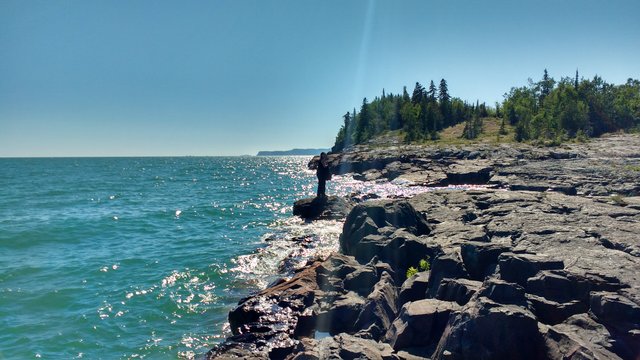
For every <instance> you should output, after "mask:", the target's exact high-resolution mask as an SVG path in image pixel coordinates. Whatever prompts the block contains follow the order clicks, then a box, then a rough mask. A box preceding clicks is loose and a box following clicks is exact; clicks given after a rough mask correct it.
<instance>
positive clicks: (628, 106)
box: [332, 69, 640, 152]
mask: <svg viewBox="0 0 640 360" xmlns="http://www.w3.org/2000/svg"><path fill="white" fill-rule="evenodd" d="M487 116H496V117H499V118H502V126H501V127H500V134H501V135H504V134H506V131H505V123H509V124H511V125H512V126H514V127H515V134H514V137H515V140H517V141H526V140H544V141H551V142H552V143H560V142H562V141H565V140H567V139H569V138H575V137H578V138H586V137H595V136H600V135H602V134H603V133H607V132H614V131H618V130H625V131H628V130H631V129H634V128H635V129H640V81H638V80H634V79H628V80H627V82H626V83H625V84H622V85H613V84H609V83H607V82H605V81H604V80H602V78H601V77H599V76H595V77H594V78H593V79H590V80H589V79H584V78H579V76H578V72H577V71H576V74H575V77H563V78H562V79H560V81H556V80H555V79H553V78H552V77H550V76H549V74H548V72H547V70H546V69H545V70H544V74H543V76H542V79H541V80H540V81H537V82H534V81H532V80H529V84H528V86H522V87H514V88H512V89H511V91H509V92H508V93H507V94H505V100H504V101H503V102H502V104H499V103H496V104H495V107H487V106H486V105H485V104H484V103H482V104H480V103H479V102H476V103H475V104H469V103H467V102H465V101H462V100H461V99H459V98H454V97H451V95H450V94H449V89H448V87H447V82H446V81H445V80H444V79H442V80H441V81H440V84H439V86H438V87H436V85H435V84H434V82H433V81H431V83H430V84H429V87H428V88H426V89H425V87H423V86H422V85H421V84H420V83H418V82H417V83H416V85H415V87H414V89H413V93H412V94H411V95H409V93H408V92H407V88H406V87H404V89H403V91H402V94H391V93H390V94H386V93H385V91H384V90H382V96H380V97H376V98H375V99H374V100H373V101H372V102H371V103H369V102H368V101H367V99H366V98H365V99H364V100H363V101H362V106H361V107H360V111H359V112H357V111H356V109H353V112H347V113H346V114H345V115H344V116H343V120H344V123H343V125H342V127H341V128H340V130H339V131H338V135H337V136H336V142H335V145H334V146H333V148H332V151H334V152H336V151H341V150H342V149H344V148H346V147H349V146H351V145H354V144H361V143H364V142H366V141H368V140H369V139H371V138H373V137H375V136H377V135H379V134H381V133H383V132H384V131H387V130H404V133H405V141H406V142H416V141H422V140H428V139H431V140H435V139H437V138H438V137H439V132H440V131H441V130H442V129H444V128H446V127H449V126H453V125H456V124H459V123H462V122H464V123H465V126H464V131H463V134H462V136H463V137H465V138H467V139H473V138H475V137H477V136H478V135H479V134H480V132H481V131H482V119H483V118H485V117H487Z"/></svg>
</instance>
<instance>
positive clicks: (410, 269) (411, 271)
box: [407, 266, 418, 279]
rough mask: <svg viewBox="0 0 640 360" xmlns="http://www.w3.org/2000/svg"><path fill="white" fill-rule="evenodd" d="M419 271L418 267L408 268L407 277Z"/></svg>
mask: <svg viewBox="0 0 640 360" xmlns="http://www.w3.org/2000/svg"><path fill="white" fill-rule="evenodd" d="M417 273H418V269H416V268H414V267H413V266H412V267H410V268H408V269H407V279H408V278H410V277H412V276H413V275H415V274H417Z"/></svg>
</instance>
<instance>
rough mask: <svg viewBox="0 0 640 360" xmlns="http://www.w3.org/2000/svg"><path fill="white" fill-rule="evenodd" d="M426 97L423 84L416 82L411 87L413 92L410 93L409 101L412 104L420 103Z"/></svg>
mask: <svg viewBox="0 0 640 360" xmlns="http://www.w3.org/2000/svg"><path fill="white" fill-rule="evenodd" d="M425 98H426V93H425V91H424V86H422V85H420V83H419V82H416V86H415V87H414V88H413V94H412V95H411V102H412V103H413V104H420V103H422V101H423V100H424V99H425Z"/></svg>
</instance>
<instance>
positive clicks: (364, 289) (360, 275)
mask: <svg viewBox="0 0 640 360" xmlns="http://www.w3.org/2000/svg"><path fill="white" fill-rule="evenodd" d="M377 282H378V274H377V271H376V268H375V267H373V266H363V267H361V268H359V269H357V270H356V271H354V272H352V273H350V274H348V275H347V276H345V277H344V281H343V283H344V288H345V289H346V290H350V291H355V292H356V293H358V295H360V296H367V295H368V294H369V292H371V289H372V288H373V286H374V285H375V284H376V283H377Z"/></svg>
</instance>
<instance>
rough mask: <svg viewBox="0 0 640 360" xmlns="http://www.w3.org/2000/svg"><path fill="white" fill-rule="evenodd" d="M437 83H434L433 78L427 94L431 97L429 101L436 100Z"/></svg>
mask: <svg viewBox="0 0 640 360" xmlns="http://www.w3.org/2000/svg"><path fill="white" fill-rule="evenodd" d="M436 92H437V89H436V84H434V83H433V80H431V83H430V84H429V91H427V96H428V97H429V101H436Z"/></svg>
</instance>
